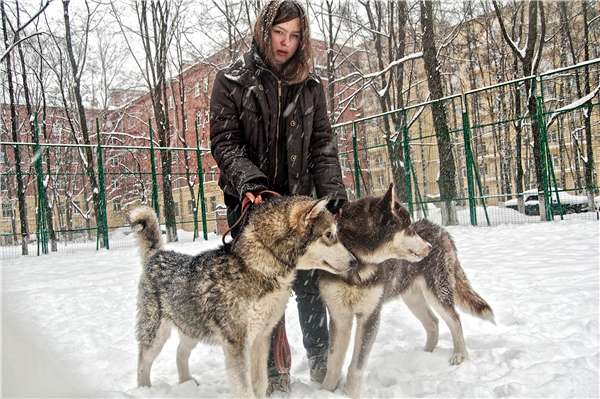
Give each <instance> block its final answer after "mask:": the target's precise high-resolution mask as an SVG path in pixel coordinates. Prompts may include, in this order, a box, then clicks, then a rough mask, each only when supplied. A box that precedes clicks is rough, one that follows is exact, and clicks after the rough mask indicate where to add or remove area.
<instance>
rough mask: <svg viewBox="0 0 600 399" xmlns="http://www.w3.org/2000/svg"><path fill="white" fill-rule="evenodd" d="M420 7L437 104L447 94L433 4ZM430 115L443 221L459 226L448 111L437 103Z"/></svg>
mask: <svg viewBox="0 0 600 399" xmlns="http://www.w3.org/2000/svg"><path fill="white" fill-rule="evenodd" d="M420 6H421V13H420V16H421V30H422V33H423V36H422V43H423V59H424V62H425V71H426V72H427V84H428V87H429V92H430V93H431V99H432V100H437V99H441V98H443V97H444V93H443V89H442V79H441V76H440V70H439V63H438V59H437V49H436V43H435V34H434V31H433V26H434V20H433V2H430V1H422V0H421V1H420ZM431 113H432V115H433V126H434V129H435V134H436V138H437V145H438V155H439V160H440V176H439V180H438V186H439V189H440V200H441V201H442V221H443V223H444V224H445V225H450V224H456V223H457V222H458V220H457V217H456V208H455V206H454V203H453V201H454V199H455V198H456V182H455V181H456V180H455V177H456V169H455V165H454V153H453V151H452V140H451V139H450V133H449V129H448V122H447V117H446V108H445V106H444V104H443V103H442V102H441V101H435V102H433V103H432V104H431Z"/></svg>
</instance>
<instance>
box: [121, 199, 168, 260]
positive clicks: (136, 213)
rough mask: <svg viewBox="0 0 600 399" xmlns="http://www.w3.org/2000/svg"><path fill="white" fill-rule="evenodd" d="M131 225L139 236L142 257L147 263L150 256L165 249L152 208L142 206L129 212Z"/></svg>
mask: <svg viewBox="0 0 600 399" xmlns="http://www.w3.org/2000/svg"><path fill="white" fill-rule="evenodd" d="M129 223H130V224H131V229H132V230H133V231H135V232H136V234H137V239H138V245H139V247H140V255H142V260H143V262H144V263H145V262H146V259H147V258H148V257H149V256H151V255H152V254H154V253H155V252H156V251H158V250H160V249H162V247H163V241H162V236H161V234H160V225H159V224H158V218H157V217H156V213H154V210H153V209H152V208H150V207H148V206H140V207H138V208H135V209H134V210H132V211H131V212H129Z"/></svg>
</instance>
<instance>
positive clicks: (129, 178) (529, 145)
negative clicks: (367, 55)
mask: <svg viewBox="0 0 600 399" xmlns="http://www.w3.org/2000/svg"><path fill="white" fill-rule="evenodd" d="M586 72H587V73H586ZM585 76H590V82H589V86H590V91H591V92H592V93H591V94H590V95H587V96H586V95H585V93H580V91H581V90H579V91H578V89H577V87H578V85H579V87H580V88H581V87H582V85H581V84H580V83H581V82H582V79H584V77H585ZM599 76H600V59H596V60H592V61H589V62H586V63H583V64H579V65H575V66H572V67H569V68H562V69H558V70H554V71H552V72H548V73H544V74H540V75H539V76H531V77H526V78H521V79H516V80H513V81H510V82H504V83H500V84H497V85H494V86H490V87H485V88H481V89H477V90H471V91H468V92H465V93H460V94H455V95H451V96H447V97H445V98H443V99H440V100H436V101H427V102H422V103H416V104H411V105H409V106H407V107H405V108H404V109H400V110H395V111H392V112H388V113H385V114H378V115H373V116H370V117H367V118H361V119H357V120H354V121H351V122H348V123H342V124H338V125H336V126H334V131H335V133H336V134H337V138H338V146H339V150H340V159H341V164H342V170H343V174H344V181H345V183H346V186H347V190H348V194H349V196H350V198H359V197H362V196H365V195H370V194H380V193H383V192H384V191H385V190H386V189H387V187H388V185H389V183H390V182H395V184H396V189H397V190H396V191H397V193H398V195H399V196H400V198H401V199H402V200H403V201H404V203H405V204H406V205H407V207H408V209H409V210H410V211H411V213H412V214H413V217H415V218H421V217H428V218H430V219H432V220H434V221H437V222H439V223H444V224H464V225H478V226H487V225H496V224H500V223H527V222H539V221H542V220H560V219H572V218H581V219H593V220H597V219H598V216H599V215H598V211H597V205H598V203H599V202H600V199H599V197H598V187H597V172H598V160H599V158H600V154H598V151H600V105H599V99H600V94H599V92H600V90H599V89H596V88H597V87H598V86H599V81H600V79H599ZM526 81H529V82H530V83H531V85H532V86H533V87H534V89H533V90H534V94H535V101H536V113H535V115H531V114H530V113H529V112H528V108H527V93H526V92H525V86H526V85H525V82H526ZM517 95H519V98H520V105H519V104H518V103H517V102H515V99H516V96H517ZM581 97H584V98H585V99H587V100H589V101H578V99H580V98H581ZM439 105H441V107H440V108H441V109H443V110H444V112H445V114H446V120H447V125H448V134H449V138H450V143H451V146H450V149H449V151H448V153H441V154H440V153H439V152H438V137H437V135H436V132H435V130H434V128H433V125H434V124H433V113H432V109H433V108H434V107H436V106H439ZM438 109H439V108H438ZM588 116H589V118H588ZM586 121H587V123H586ZM34 122H35V123H34V124H35V126H36V128H35V135H34V137H33V140H32V142H21V143H14V142H11V141H1V142H0V146H1V147H2V148H1V150H2V151H1V153H2V154H4V159H3V162H0V189H1V192H2V200H1V203H2V214H1V215H0V216H1V217H2V219H0V226H1V229H0V258H2V259H8V258H11V257H15V256H20V255H21V245H20V240H21V238H20V233H21V232H20V222H19V220H18V212H17V201H16V194H15V187H16V175H15V172H14V170H13V168H12V166H11V165H10V161H9V157H7V155H6V154H10V151H13V152H14V150H15V148H18V149H19V150H20V151H21V152H22V153H23V156H22V158H23V159H24V161H23V165H22V169H23V179H24V180H25V184H26V187H28V188H27V208H28V213H29V215H28V226H29V233H30V235H29V237H30V244H29V254H30V255H39V254H45V253H48V252H50V251H52V250H57V251H59V252H65V251H75V250H78V249H83V248H96V249H100V248H106V249H108V248H110V249H113V248H119V247H127V246H131V245H133V243H134V241H133V237H131V236H130V235H129V229H128V225H127V220H126V217H125V214H126V210H127V209H128V208H129V207H131V206H133V205H135V204H139V203H146V204H149V205H151V206H152V207H154V209H155V211H156V212H157V214H159V215H160V217H161V221H162V222H164V212H163V211H164V209H162V207H163V199H162V198H161V197H162V189H161V187H162V183H163V181H162V179H163V174H162V168H161V151H168V152H169V153H170V154H171V156H172V157H173V161H172V165H174V169H173V171H172V173H171V175H170V176H167V177H166V178H169V179H171V183H172V184H173V187H174V188H173V197H174V207H175V208H176V219H177V220H176V222H177V227H178V229H179V239H180V240H181V241H186V240H189V241H193V240H196V239H204V240H206V239H208V235H209V233H212V232H217V222H218V221H219V220H221V221H222V219H223V217H224V215H223V214H221V213H220V212H219V209H218V208H219V207H218V206H217V204H218V203H221V201H222V200H221V198H222V196H221V193H220V192H219V191H218V188H217V186H216V181H215V180H216V179H215V177H216V176H215V172H216V171H215V170H210V171H205V170H203V164H206V162H203V161H202V159H203V158H204V157H207V156H210V154H209V151H208V150H207V149H206V148H203V147H202V146H201V142H200V140H199V138H198V126H195V128H196V137H195V138H196V140H195V141H196V142H195V145H194V146H193V147H166V148H163V147H159V146H157V145H156V144H155V140H154V136H155V134H154V132H153V130H152V129H151V128H148V131H147V135H145V136H143V137H142V136H140V137H137V138H135V140H137V141H136V142H135V143H133V144H135V145H133V144H131V145H122V144H119V143H118V142H114V141H111V139H110V137H111V136H110V135H106V134H102V133H101V131H100V129H99V127H98V123H97V122H96V124H95V128H96V129H95V131H96V137H108V138H109V140H108V141H106V140H104V139H103V140H104V141H103V140H97V142H96V143H95V144H90V145H87V146H86V145H81V144H72V143H49V142H41V140H40V139H39V135H38V133H37V131H38V127H37V124H38V121H37V118H36V120H35V121H34ZM534 124H537V126H538V127H539V135H538V136H539V140H537V145H534V144H535V143H534V141H535V140H534V138H533V134H532V127H533V125H534ZM148 126H151V125H150V123H149V125H148ZM588 131H589V133H588ZM517 135H518V137H519V141H517ZM586 135H588V136H589V135H591V141H590V138H589V137H586ZM588 141H589V142H591V143H592V147H593V150H594V161H595V163H594V165H593V166H594V168H593V176H592V178H593V179H592V180H591V181H592V184H590V181H589V180H590V179H589V178H587V179H586V176H585V173H586V170H585V162H586V161H587V159H588V158H589V157H588V151H587V144H588ZM87 148H90V149H92V151H93V152H94V154H95V157H94V161H95V163H96V169H95V171H94V173H93V175H94V176H93V177H94V178H95V179H96V183H97V189H96V190H95V191H93V190H92V189H91V185H90V176H88V174H87V173H86V171H85V170H86V169H85V167H84V166H85V162H86V161H85V156H84V151H85V150H86V149H87ZM536 153H537V156H539V159H540V160H541V164H542V169H543V184H542V187H541V189H540V190H538V185H537V183H536V173H535V162H534V159H535V157H536ZM450 155H451V156H450ZM519 156H520V159H521V165H522V169H523V173H522V177H521V178H522V181H523V184H522V189H519V185H518V184H517V180H518V179H519V177H518V176H517V173H516V170H517V162H516V160H517V159H518V157H519ZM440 158H443V159H445V160H446V161H445V162H448V161H447V160H448V159H450V160H451V161H450V163H451V166H452V168H450V169H451V170H452V171H454V173H455V174H454V176H453V177H452V180H453V182H454V191H455V194H454V195H453V196H452V197H451V198H441V196H440V190H439V185H438V180H439V178H440V176H441V174H440V173H441V172H440V171H441V170H444V171H446V170H447V169H448V168H447V165H442V164H443V163H442V162H440ZM92 198H97V204H98V205H97V209H94V207H95V205H94V202H93V201H92V200H91V199H92ZM590 198H591V199H592V200H591V201H590ZM192 199H193V201H192ZM594 200H595V202H594ZM540 212H542V215H540V214H539V213H540ZM51 227H52V228H51ZM200 232H202V234H201V235H200ZM49 244H50V246H49ZM52 244H54V245H56V248H54V247H53V245H52Z"/></svg>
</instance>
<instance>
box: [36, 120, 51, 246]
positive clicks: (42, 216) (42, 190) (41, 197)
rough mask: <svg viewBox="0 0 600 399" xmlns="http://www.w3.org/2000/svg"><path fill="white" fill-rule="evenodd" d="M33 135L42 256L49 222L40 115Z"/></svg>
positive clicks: (37, 224)
mask: <svg viewBox="0 0 600 399" xmlns="http://www.w3.org/2000/svg"><path fill="white" fill-rule="evenodd" d="M33 115H34V116H33V135H34V138H35V156H34V158H35V175H36V181H37V197H38V198H37V212H36V235H37V254H38V256H40V244H41V247H42V253H43V254H47V253H48V222H47V219H46V187H45V185H44V169H43V168H42V149H41V147H40V135H39V127H38V114H37V112H36V113H34V114H33Z"/></svg>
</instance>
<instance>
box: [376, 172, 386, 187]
mask: <svg viewBox="0 0 600 399" xmlns="http://www.w3.org/2000/svg"><path fill="white" fill-rule="evenodd" d="M377 184H378V185H379V187H380V188H384V187H385V179H384V178H383V175H379V176H377Z"/></svg>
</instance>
